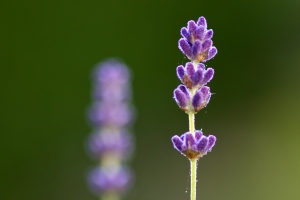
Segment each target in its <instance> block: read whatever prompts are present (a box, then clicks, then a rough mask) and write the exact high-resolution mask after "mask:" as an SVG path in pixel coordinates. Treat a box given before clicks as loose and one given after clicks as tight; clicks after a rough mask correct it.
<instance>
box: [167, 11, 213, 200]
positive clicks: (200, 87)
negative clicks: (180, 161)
mask: <svg viewBox="0 0 300 200" xmlns="http://www.w3.org/2000/svg"><path fill="white" fill-rule="evenodd" d="M181 35H182V38H180V40H179V41H178V47H179V49H180V50H181V51H182V53H183V54H184V55H185V56H186V57H187V58H188V59H189V60H190V61H191V62H187V63H186V64H185V66H182V65H180V66H178V67H177V68H176V72H177V76H178V78H179V80H180V81H181V82H182V85H179V86H178V87H177V88H176V89H175V90H174V99H175V101H176V103H177V105H178V106H179V107H180V108H181V109H182V110H183V111H184V112H185V113H187V114H188V119H189V132H186V133H184V134H183V135H181V136H178V135H175V136H173V137H172V139H171V140H172V143H173V146H174V148H175V149H176V150H178V151H179V152H180V153H181V154H182V155H184V156H186V157H187V158H188V159H189V161H190V176H191V200H196V186H197V162H198V160H199V158H201V157H202V156H204V155H206V154H207V152H209V151H211V150H212V148H213V146H214V145H215V142H216V140H217V139H216V137H215V136H213V135H209V136H204V135H203V133H202V131H200V130H196V129H195V114H196V113H197V112H199V111H200V110H201V109H203V108H204V107H206V106H207V104H208V103H209V100H210V97H211V92H210V88H209V87H208V86H207V83H208V82H210V81H211V80H212V78H213V76H214V69H212V68H206V66H205V65H204V64H203V63H205V62H207V61H208V60H210V59H212V58H213V57H214V56H215V55H216V54H217V48H216V47H215V46H213V42H212V40H211V38H212V36H213V31H212V29H209V30H207V23H206V19H205V18H204V17H200V18H199V19H198V21H197V22H195V21H193V20H191V21H189V22H188V25H187V27H183V28H182V29H181Z"/></svg>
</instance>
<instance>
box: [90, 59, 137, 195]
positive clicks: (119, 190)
mask: <svg viewBox="0 0 300 200" xmlns="http://www.w3.org/2000/svg"><path fill="white" fill-rule="evenodd" d="M129 80H130V73H129V71H128V69H127V67H126V65H125V64H123V63H120V62H119V61H117V60H114V59H110V60H108V61H106V62H102V63H100V64H99V65H97V66H96V69H95V70H94V74H93V84H94V87H93V91H92V97H93V100H94V102H93V103H92V106H91V107H90V109H89V112H88V118H89V121H90V122H91V124H92V126H93V128H94V131H93V134H92V135H91V136H90V138H89V140H88V144H87V147H88V152H89V153H90V154H91V155H92V156H93V157H94V158H96V159H97V160H98V161H99V162H100V163H101V164H100V166H99V167H97V168H96V169H94V170H93V171H91V173H90V174H89V176H88V182H89V186H90V188H91V189H92V191H94V192H95V193H96V194H98V195H101V196H102V195H104V196H106V195H113V196H117V197H118V196H120V195H121V194H123V193H124V191H125V190H127V189H128V186H129V185H130V180H131V173H130V171H129V170H128V169H126V168H124V163H125V162H126V161H127V159H128V158H129V156H130V155H131V153H132V151H133V148H134V147H133V138H132V136H131V134H129V132H128V131H127V129H126V128H128V126H129V125H130V124H131V122H132V121H133V116H134V114H133V113H134V112H133V107H132V106H131V105H130V103H129V100H130V99H131V97H130V96H131V89H130V84H129Z"/></svg>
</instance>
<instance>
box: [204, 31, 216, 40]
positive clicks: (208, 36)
mask: <svg viewBox="0 0 300 200" xmlns="http://www.w3.org/2000/svg"><path fill="white" fill-rule="evenodd" d="M213 33H214V32H213V30H212V29H209V30H208V31H206V33H205V36H204V38H203V40H207V39H210V38H212V36H213Z"/></svg>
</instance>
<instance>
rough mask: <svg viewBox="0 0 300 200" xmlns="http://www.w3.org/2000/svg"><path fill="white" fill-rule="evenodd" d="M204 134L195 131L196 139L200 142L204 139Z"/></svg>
mask: <svg viewBox="0 0 300 200" xmlns="http://www.w3.org/2000/svg"><path fill="white" fill-rule="evenodd" d="M202 135H203V134H202V132H201V131H195V139H196V141H197V142H198V141H199V140H200V138H201V137H202Z"/></svg>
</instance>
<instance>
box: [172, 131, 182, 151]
mask: <svg viewBox="0 0 300 200" xmlns="http://www.w3.org/2000/svg"><path fill="white" fill-rule="evenodd" d="M171 140H172V143H173V146H174V148H175V149H177V150H178V151H183V149H182V147H183V146H182V145H183V141H182V140H181V138H180V137H179V136H177V135H175V136H173V137H172V139H171Z"/></svg>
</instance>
